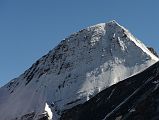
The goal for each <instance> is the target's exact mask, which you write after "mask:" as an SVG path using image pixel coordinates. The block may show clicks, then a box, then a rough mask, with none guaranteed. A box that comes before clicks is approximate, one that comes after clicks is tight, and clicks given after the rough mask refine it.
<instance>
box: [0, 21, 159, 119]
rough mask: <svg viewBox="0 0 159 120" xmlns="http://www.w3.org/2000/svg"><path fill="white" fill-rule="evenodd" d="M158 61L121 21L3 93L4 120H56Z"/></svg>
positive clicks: (61, 50) (57, 53) (89, 31)
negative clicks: (69, 110)
mask: <svg viewBox="0 0 159 120" xmlns="http://www.w3.org/2000/svg"><path fill="white" fill-rule="evenodd" d="M158 60H159V59H158V58H157V57H156V56H155V55H154V54H152V53H151V52H150V51H149V49H148V48H147V47H146V46H145V45H144V44H143V43H142V42H141V41H139V40H138V39H136V38H135V37H134V36H133V35H132V34H131V33H130V32H129V31H128V30H127V29H125V28H124V27H122V26H121V25H119V24H118V23H117V22H116V21H110V22H108V23H101V24H97V25H94V26H91V27H88V28H85V29H83V30H80V31H79V32H77V33H74V34H72V35H70V36H69V37H67V38H66V39H65V40H63V41H61V43H60V44H59V45H58V46H56V47H55V48H54V49H53V50H51V51H50V52H49V53H48V54H46V55H44V56H43V57H42V58H40V59H39V60H38V61H36V63H34V64H33V65H32V67H31V68H30V69H28V70H26V71H25V72H24V73H23V74H21V75H20V76H19V77H18V78H15V79H13V80H11V81H10V82H9V83H8V84H6V85H5V86H3V87H2V88H0V116H1V118H0V119H1V120H24V119H25V120H40V119H41V120H42V119H49V120H57V119H59V118H60V117H61V114H62V113H63V111H65V110H67V109H70V108H72V107H74V106H76V105H79V104H83V103H85V102H86V101H88V100H89V99H91V98H92V97H93V96H95V95H96V94H98V93H99V92H100V91H102V90H104V89H105V88H108V87H110V86H112V85H114V84H116V83H118V82H119V81H122V80H124V79H126V78H128V77H130V76H132V75H135V74H137V73H139V72H141V71H143V70H145V69H146V68H148V67H149V66H151V65H153V64H154V63H156V62H157V61H158Z"/></svg>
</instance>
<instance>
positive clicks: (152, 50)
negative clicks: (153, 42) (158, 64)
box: [147, 47, 159, 57]
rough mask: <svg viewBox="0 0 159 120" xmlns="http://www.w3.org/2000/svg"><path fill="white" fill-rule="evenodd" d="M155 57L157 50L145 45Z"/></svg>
mask: <svg viewBox="0 0 159 120" xmlns="http://www.w3.org/2000/svg"><path fill="white" fill-rule="evenodd" d="M147 48H148V49H149V50H150V51H151V52H152V53H153V54H154V55H155V56H156V57H159V56H158V54H157V52H156V51H155V50H154V49H153V48H152V47H147Z"/></svg>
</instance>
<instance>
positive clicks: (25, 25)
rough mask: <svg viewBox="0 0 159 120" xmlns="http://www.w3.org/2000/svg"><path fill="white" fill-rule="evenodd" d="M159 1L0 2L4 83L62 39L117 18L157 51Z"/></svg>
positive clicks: (0, 78) (1, 76) (0, 76)
mask: <svg viewBox="0 0 159 120" xmlns="http://www.w3.org/2000/svg"><path fill="white" fill-rule="evenodd" d="M158 5H159V0H121V1H119V0H0V56H1V57H0V86H2V85H4V84H6V83H7V82H8V81H9V80H11V79H13V78H15V77H17V76H19V75H20V74H21V73H23V72H24V71H25V70H26V69H27V68H29V67H30V66H31V65H32V63H34V62H35V61H36V60H37V59H39V58H40V57H41V56H43V55H44V54H46V53H47V52H48V51H49V50H51V49H52V48H53V47H55V46H56V45H57V44H58V43H59V42H60V41H61V40H62V39H63V38H65V37H66V36H68V35H70V34H71V33H73V32H76V31H78V30H80V29H82V28H85V27H87V26H90V25H93V24H97V23H101V22H107V21H110V20H113V19H115V20H116V21H117V22H118V23H120V24H121V25H123V26H125V27H126V28H128V29H129V30H130V31H131V32H132V33H133V34H134V35H135V36H136V37H137V38H139V39H140V40H142V41H143V42H144V43H145V44H146V45H149V46H152V47H154V48H155V49H156V50H157V51H158V52H159V33H158V32H159V14H158V12H159V7H158Z"/></svg>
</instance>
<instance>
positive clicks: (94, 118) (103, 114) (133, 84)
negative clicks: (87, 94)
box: [61, 62, 159, 120]
mask: <svg viewBox="0 0 159 120" xmlns="http://www.w3.org/2000/svg"><path fill="white" fill-rule="evenodd" d="M103 119H104V120H159V62H158V63H156V64H154V65H153V66H151V67H150V68H148V69H147V70H145V71H143V72H141V73H139V74H137V75H135V76H133V77H131V78H128V79H126V80H124V81H121V82H119V83H118V84H116V85H113V86H111V87H109V88H107V89H105V90H103V91H102V92H100V93H99V94H97V95H96V96H95V97H93V98H92V99H90V100H89V101H88V102H86V103H84V104H81V105H78V106H75V107H73V108H72V109H69V110H66V111H64V112H63V114H62V117H61V120H103Z"/></svg>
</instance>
